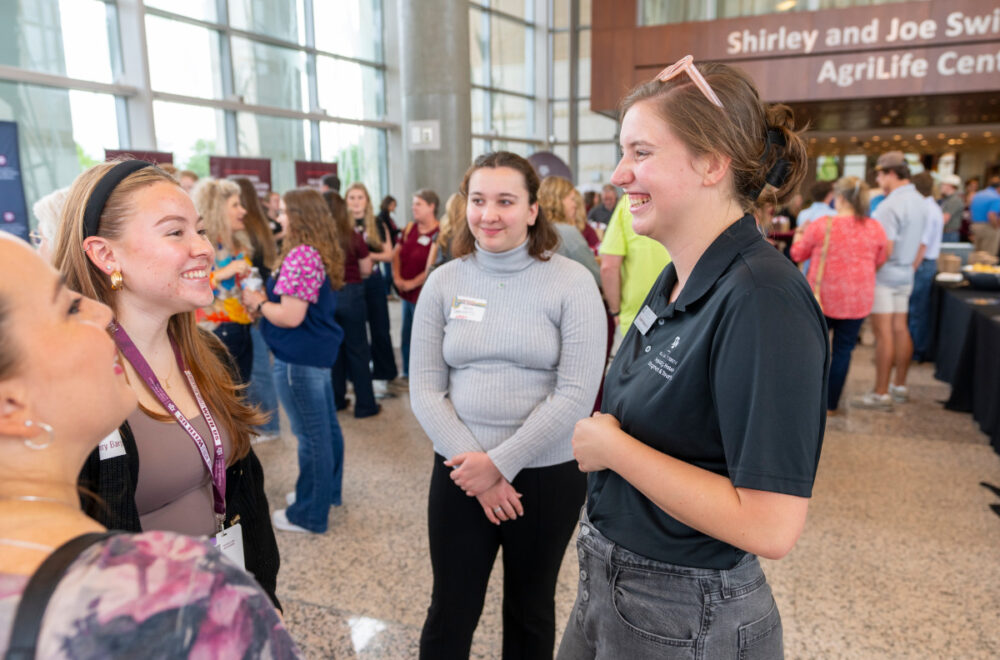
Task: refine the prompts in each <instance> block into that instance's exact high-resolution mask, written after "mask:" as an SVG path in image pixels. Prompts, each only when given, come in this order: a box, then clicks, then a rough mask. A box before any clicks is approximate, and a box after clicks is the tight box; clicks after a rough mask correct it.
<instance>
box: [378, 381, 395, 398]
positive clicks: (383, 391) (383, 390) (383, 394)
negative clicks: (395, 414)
mask: <svg viewBox="0 0 1000 660" xmlns="http://www.w3.org/2000/svg"><path fill="white" fill-rule="evenodd" d="M372 389H373V390H374V391H375V398H376V399H391V398H393V397H395V396H396V394H395V393H394V392H390V391H389V384H388V383H387V382H386V381H384V380H373V381H372Z"/></svg>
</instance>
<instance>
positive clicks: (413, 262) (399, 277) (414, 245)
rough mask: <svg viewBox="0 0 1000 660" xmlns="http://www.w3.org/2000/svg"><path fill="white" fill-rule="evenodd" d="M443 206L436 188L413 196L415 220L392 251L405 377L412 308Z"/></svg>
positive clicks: (428, 269) (428, 267) (426, 270)
mask: <svg viewBox="0 0 1000 660" xmlns="http://www.w3.org/2000/svg"><path fill="white" fill-rule="evenodd" d="M440 205H441V202H440V201H439V200H438V196H437V194H436V193H435V192H434V191H433V190H428V189H427V188H423V189H421V190H418V191H417V192H416V193H414V195H413V206H412V209H411V210H412V212H413V222H411V223H410V224H408V225H406V229H404V230H403V237H402V238H401V239H400V241H399V243H397V244H396V248H395V250H393V253H392V280H393V283H395V285H396V290H397V291H399V297H400V298H402V299H403V336H402V344H403V345H402V346H401V352H402V353H403V378H408V377H409V374H410V331H411V330H412V329H413V310H414V309H416V307H417V298H418V297H419V296H420V288H421V287H422V286H423V285H424V281H425V280H426V279H427V274H428V273H430V272H431V258H430V257H431V246H432V245H433V244H434V239H436V238H437V234H438V229H439V226H438V220H437V210H438V207H439V206H440Z"/></svg>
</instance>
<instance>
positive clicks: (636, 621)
mask: <svg viewBox="0 0 1000 660" xmlns="http://www.w3.org/2000/svg"><path fill="white" fill-rule="evenodd" d="M700 70H701V71H700V73H699V71H698V70H697V69H695V68H694V65H693V64H692V63H691V60H690V58H689V57H687V58H684V59H683V60H681V61H680V62H678V63H677V64H675V65H674V66H672V67H669V68H667V69H665V70H664V71H663V72H662V73H661V74H660V75H659V76H657V79H655V80H653V81H651V82H649V83H646V84H645V85H641V86H639V87H637V88H636V89H634V90H633V91H632V92H631V94H630V95H629V96H628V97H627V98H626V99H625V101H624V103H623V106H622V107H623V116H622V130H621V143H622V148H623V150H624V156H623V157H622V160H621V162H620V163H619V164H618V168H617V170H616V171H615V175H614V177H613V178H612V181H613V182H614V183H615V185H618V186H620V187H622V188H624V189H625V191H626V192H627V193H628V194H629V198H630V206H631V211H632V215H633V217H634V220H633V227H634V228H635V230H636V232H637V233H639V234H642V235H645V236H649V237H651V238H654V239H656V240H658V241H659V242H661V243H662V244H663V245H664V246H665V247H666V248H667V250H668V251H669V252H670V256H671V257H672V259H673V261H672V263H671V264H669V265H668V266H667V267H666V269H664V271H663V273H662V274H661V275H660V277H659V279H658V280H657V282H656V283H655V284H654V286H653V289H652V290H651V291H650V293H649V295H648V297H647V298H646V302H645V304H644V305H643V308H642V311H641V312H640V313H639V315H638V316H637V317H636V321H635V323H634V325H633V327H632V329H631V330H630V331H629V333H628V334H627V335H626V337H625V339H624V341H623V342H622V345H621V348H620V349H619V351H618V354H617V357H616V358H615V360H614V362H613V363H612V365H611V369H610V371H609V373H608V375H607V380H606V383H605V394H604V402H603V405H602V408H601V410H602V412H601V413H598V414H595V415H594V417H591V418H589V419H586V420H582V421H580V422H579V423H577V426H576V430H575V433H574V436H573V447H574V454H575V456H576V458H577V460H578V462H579V464H580V469H581V470H584V471H586V472H590V473H591V474H590V477H589V484H588V498H587V506H586V510H585V513H584V516H583V520H582V521H581V529H580V536H579V540H578V546H579V550H580V583H579V591H578V596H577V600H576V604H575V606H574V609H573V613H572V615H571V618H570V621H569V624H568V625H567V628H566V634H565V637H564V638H563V641H562V644H561V647H560V650H559V657H560V658H564V659H567V660H568V659H570V658H572V659H573V660H577V659H579V658H594V657H597V658H605V657H610V658H618V657H621V658H648V657H656V658H664V657H666V658H673V657H689V656H690V657H695V656H697V657H706V658H735V657H740V658H780V657H782V653H783V647H782V636H781V618H780V616H779V615H778V610H777V606H776V605H775V602H774V599H773V598H772V596H771V591H770V588H769V587H768V586H767V582H766V580H765V578H764V575H763V573H762V571H761V568H760V566H759V564H758V561H757V555H762V556H764V557H768V558H771V559H777V558H780V557H782V556H784V555H785V554H786V553H788V552H789V550H791V548H792V546H793V545H794V544H795V542H796V540H797V539H798V536H799V534H800V533H801V531H802V528H803V525H804V524H805V517H806V510H807V506H808V498H809V497H810V495H811V491H812V483H813V480H814V478H815V473H816V465H817V463H818V461H819V452H820V445H821V443H822V437H823V427H824V424H825V411H826V368H827V366H826V365H827V362H828V359H827V358H828V355H827V350H828V349H827V340H826V326H825V324H824V320H823V315H822V312H821V311H820V308H819V305H817V304H816V302H815V300H814V299H813V296H812V293H811V292H810V290H809V287H808V285H807V284H806V282H805V280H804V279H803V278H802V276H801V274H800V273H798V272H797V271H796V270H795V267H794V266H793V265H792V263H791V262H790V261H788V260H787V259H785V258H784V257H783V256H782V255H781V254H780V253H779V252H777V251H776V250H775V249H774V248H773V247H771V246H770V245H769V244H768V243H767V242H766V241H765V240H764V238H763V236H762V235H761V232H760V230H759V228H758V227H757V226H756V223H755V222H754V219H753V215H752V211H753V209H754V208H755V206H756V205H758V204H760V203H764V202H770V203H776V204H780V203H782V202H783V201H784V200H785V199H786V198H787V197H788V196H790V195H791V194H793V193H794V191H795V190H797V189H798V186H799V183H800V181H801V180H802V176H803V173H804V171H805V166H806V152H805V145H804V144H803V141H802V139H801V138H800V137H799V135H798V134H797V133H796V132H795V131H794V129H793V120H792V113H791V111H790V110H789V109H788V108H787V107H785V106H770V107H765V106H764V105H763V104H762V103H761V101H760V98H759V96H758V94H757V90H756V88H755V86H754V84H753V82H752V81H751V80H750V79H749V78H748V77H747V76H746V75H745V74H744V73H742V72H741V71H739V70H736V69H733V68H731V67H728V66H725V65H721V64H707V65H703V66H701V67H700ZM702 74H704V77H702Z"/></svg>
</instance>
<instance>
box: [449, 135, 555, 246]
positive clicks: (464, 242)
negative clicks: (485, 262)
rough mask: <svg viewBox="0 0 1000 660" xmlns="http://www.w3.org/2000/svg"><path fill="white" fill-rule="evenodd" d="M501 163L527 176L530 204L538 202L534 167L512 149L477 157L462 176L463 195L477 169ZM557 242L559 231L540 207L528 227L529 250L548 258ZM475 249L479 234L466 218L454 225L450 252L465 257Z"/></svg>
mask: <svg viewBox="0 0 1000 660" xmlns="http://www.w3.org/2000/svg"><path fill="white" fill-rule="evenodd" d="M498 167H509V168H510V169H512V170H517V171H518V172H520V173H521V177H522V178H523V179H524V187H525V188H526V189H527V191H528V204H529V205H531V204H535V203H537V202H538V187H539V185H540V184H539V181H538V174H537V173H536V172H535V168H534V167H532V165H531V163H529V162H528V161H527V160H525V159H524V158H522V157H521V156H518V155H517V154H515V153H511V152H509V151H494V152H492V153H488V154H483V155H482V156H480V157H479V158H477V159H476V162H474V163H473V164H472V167H470V168H469V169H468V170H466V172H465V177H464V178H463V179H462V188H461V190H462V195H463V196H464V197H465V198H466V199H468V198H469V179H471V178H472V175H473V174H474V173H475V172H476V170H481V169H483V168H490V169H496V168H498ZM557 245H559V234H558V233H556V230H555V229H554V228H553V227H552V223H551V222H549V220H548V218H547V217H546V216H545V211H543V210H542V209H541V208H539V209H538V216H537V217H536V218H535V224H533V225H531V226H529V227H528V254H530V255H531V256H533V257H534V258H535V259H538V260H540V261H548V259H549V257H550V256H551V255H550V253H551V252H552V250H554V249H555V248H556V246H557ZM475 249H476V237H475V236H473V235H472V230H471V229H469V223H468V222H463V223H462V225H461V226H460V227H456V228H455V239H454V240H453V241H452V243H451V253H452V255H453V256H455V257H456V258H457V257H464V256H465V255H467V254H472V253H473V252H474V251H475Z"/></svg>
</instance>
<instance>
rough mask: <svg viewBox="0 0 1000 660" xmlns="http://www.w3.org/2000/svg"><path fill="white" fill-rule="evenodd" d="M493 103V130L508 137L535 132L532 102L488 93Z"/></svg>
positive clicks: (524, 135)
mask: <svg viewBox="0 0 1000 660" xmlns="http://www.w3.org/2000/svg"><path fill="white" fill-rule="evenodd" d="M490 97H491V100H492V104H493V126H492V129H493V132H494V133H495V134H496V135H505V136H509V137H529V136H532V135H534V132H535V105H534V102H533V101H531V100H529V99H525V98H521V97H520V96H510V95H509V94H490Z"/></svg>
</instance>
